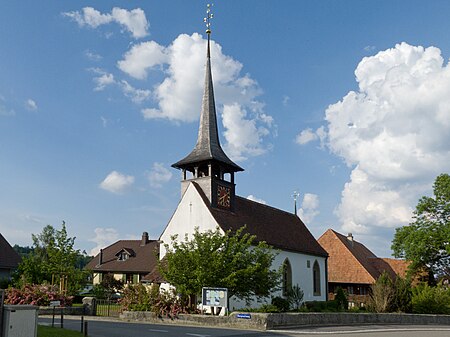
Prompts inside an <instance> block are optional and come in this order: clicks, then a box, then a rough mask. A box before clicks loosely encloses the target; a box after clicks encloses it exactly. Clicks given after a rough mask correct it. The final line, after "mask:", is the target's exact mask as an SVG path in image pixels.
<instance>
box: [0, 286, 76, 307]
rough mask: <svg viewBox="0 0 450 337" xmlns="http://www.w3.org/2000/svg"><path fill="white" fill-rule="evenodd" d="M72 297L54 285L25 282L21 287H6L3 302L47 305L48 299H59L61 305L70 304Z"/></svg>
mask: <svg viewBox="0 0 450 337" xmlns="http://www.w3.org/2000/svg"><path fill="white" fill-rule="evenodd" d="M72 299H73V297H72V296H65V295H64V294H61V293H60V292H59V289H58V288H57V287H56V286H52V285H49V284H27V285H24V286H23V287H21V288H8V289H6V296H5V303H6V304H30V305H38V306H48V305H49V304H50V301H60V303H61V305H62V306H71V305H72Z"/></svg>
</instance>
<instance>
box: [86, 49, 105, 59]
mask: <svg viewBox="0 0 450 337" xmlns="http://www.w3.org/2000/svg"><path fill="white" fill-rule="evenodd" d="M84 55H85V56H86V57H87V58H88V59H89V60H91V61H96V62H97V61H100V60H101V59H102V58H103V57H102V56H101V55H99V54H96V53H94V52H92V51H90V50H86V51H85V52H84Z"/></svg>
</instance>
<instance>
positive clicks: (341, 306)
mask: <svg viewBox="0 0 450 337" xmlns="http://www.w3.org/2000/svg"><path fill="white" fill-rule="evenodd" d="M334 302H335V303H336V307H337V309H338V310H347V309H348V299H347V295H346V294H345V292H344V290H343V289H342V288H341V287H337V289H336V296H335V298H334Z"/></svg>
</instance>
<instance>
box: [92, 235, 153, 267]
mask: <svg viewBox="0 0 450 337" xmlns="http://www.w3.org/2000/svg"><path fill="white" fill-rule="evenodd" d="M141 244H142V240H119V241H117V242H115V243H113V244H112V245H110V246H108V247H106V248H104V249H103V259H102V260H103V263H102V264H101V265H99V259H100V253H99V254H97V255H96V256H95V257H94V259H93V260H92V261H91V262H89V263H88V265H87V266H86V269H89V270H92V271H94V272H95V271H101V272H116V273H134V274H138V273H139V274H146V273H149V272H151V271H152V270H153V268H155V266H156V265H157V262H158V256H157V254H158V253H159V243H158V241H155V240H151V241H148V242H147V244H145V245H141ZM120 251H126V252H133V254H131V256H130V257H129V258H128V259H127V260H123V261H119V260H118V257H117V254H118V252H120Z"/></svg>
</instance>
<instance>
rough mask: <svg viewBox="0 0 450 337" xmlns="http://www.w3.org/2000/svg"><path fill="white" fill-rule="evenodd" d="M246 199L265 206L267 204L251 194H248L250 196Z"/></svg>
mask: <svg viewBox="0 0 450 337" xmlns="http://www.w3.org/2000/svg"><path fill="white" fill-rule="evenodd" d="M247 199H248V200H251V201H256V202H259V203H260V204H263V205H266V204H267V202H266V201H265V200H263V199H259V198H257V197H255V196H254V195H253V194H250V195H249V196H248V197H247Z"/></svg>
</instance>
